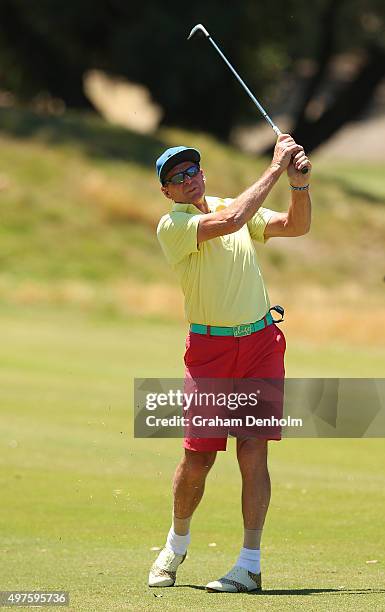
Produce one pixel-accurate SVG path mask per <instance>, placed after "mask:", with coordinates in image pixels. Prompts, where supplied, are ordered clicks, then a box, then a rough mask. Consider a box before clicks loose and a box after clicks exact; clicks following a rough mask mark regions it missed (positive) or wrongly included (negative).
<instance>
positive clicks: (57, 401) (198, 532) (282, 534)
mask: <svg viewBox="0 0 385 612" xmlns="http://www.w3.org/2000/svg"><path fill="white" fill-rule="evenodd" d="M0 333H1V345H0V346H1V348H0V366H1V367H0V388H1V410H0V425H1V427H0V481H1V504H0V567H1V571H0V590H12V589H31V590H48V589H64V590H68V591H70V597H71V606H70V609H71V610H85V611H94V610H95V611H100V610H106V611H111V610H134V611H139V610H175V611H179V610H187V609H188V610H204V609H208V610H218V611H219V610H220V611H223V610H249V609H250V610H252V609H258V610H277V611H281V610H312V611H314V610H315V611H318V610H319V611H326V610H328V611H329V610H333V611H334V610H352V611H353V610H354V611H357V610H360V611H361V610H378V611H380V610H384V608H385V604H384V601H385V571H384V568H385V555H384V550H385V546H384V520H383V519H384V504H385V475H384V465H385V446H384V440H285V441H282V442H280V443H272V444H271V450H270V465H271V475H272V482H273V496H272V503H271V510H270V512H269V515H268V521H267V525H266V530H265V534H264V540H263V565H262V569H263V580H264V589H265V592H264V593H263V594H262V595H258V596H253V595H247V594H246V595H235V596H233V595H220V594H208V593H206V592H205V591H204V590H202V585H204V584H205V583H206V582H207V581H209V580H211V579H214V578H217V577H219V576H220V575H222V574H223V573H225V572H226V571H227V570H228V569H229V568H230V566H231V565H232V563H233V562H234V560H235V558H236V556H237V554H238V548H239V546H240V542H241V520H240V500H239V498H240V478H239V475H238V469H237V465H236V461H235V456H234V444H233V443H232V442H233V441H230V445H229V447H230V448H229V451H228V452H227V453H222V454H221V455H220V456H219V457H218V460H217V464H216V465H215V466H214V468H213V471H212V472H211V474H210V477H209V482H208V485H207V489H206V495H205V497H204V500H203V502H202V504H201V506H200V507H199V509H198V511H197V513H196V516H195V517H194V521H193V532H192V533H193V539H192V545H191V547H190V551H189V558H188V559H187V561H186V562H185V564H184V565H183V566H182V568H181V569H180V572H179V574H178V585H177V587H176V588H173V589H164V590H161V589H155V590H150V589H148V588H147V586H146V583H147V574H148V569H149V566H150V564H151V563H152V561H153V559H154V557H155V555H156V553H155V552H153V551H151V548H152V547H155V546H162V544H163V542H164V539H165V535H166V533H167V530H168V528H169V522H170V516H171V495H170V481H171V478H172V474H173V471H174V468H175V465H176V463H177V461H178V457H179V456H180V453H181V450H180V448H181V441H179V440H134V439H133V437H132V426H131V421H132V419H131V415H132V410H133V407H132V379H133V377H134V376H137V377H143V376H146V377H147V376H161V375H163V376H179V375H181V373H182V371H181V364H182V351H183V337H184V333H185V328H184V327H183V326H178V325H174V324H172V323H167V322H161V321H158V322H156V321H150V320H149V321H145V320H144V319H142V320H141V321H139V320H136V321H134V320H124V319H118V318H115V320H109V319H107V318H106V317H105V318H102V317H101V316H96V315H92V316H91V315H86V314H81V313H79V312H78V311H75V310H73V311H71V310H69V309H67V310H63V311H61V312H59V311H54V310H52V309H51V310H50V309H47V310H46V311H44V310H34V309H33V307H30V308H28V309H27V308H24V307H23V308H21V307H20V308H19V307H15V308H13V309H11V308H10V307H8V308H5V307H3V308H2V310H1V317H0ZM291 345H293V346H291ZM288 346H289V349H288V350H289V353H288V373H289V374H291V375H293V376H294V375H296V376H299V375H301V374H307V375H315V376H321V375H324V374H325V375H330V376H333V375H334V376H337V375H340V376H343V375H348V376H381V375H382V374H383V372H384V365H385V360H384V355H383V353H382V354H380V352H379V350H378V349H377V351H374V350H373V351H371V350H369V349H368V350H363V349H357V350H355V351H354V352H353V351H352V350H351V349H349V347H344V346H331V347H329V348H328V349H326V348H323V349H322V351H321V352H320V351H316V349H315V347H314V346H312V345H294V343H293V342H292V341H291V339H290V338H289V339H288ZM210 543H215V544H216V546H209V544H210ZM368 561H370V563H367V562H368ZM255 597H257V599H255ZM20 609H24V608H20ZM49 609H51V608H49Z"/></svg>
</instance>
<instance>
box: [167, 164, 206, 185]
mask: <svg viewBox="0 0 385 612" xmlns="http://www.w3.org/2000/svg"><path fill="white" fill-rule="evenodd" d="M199 171H200V167H199V165H197V164H194V166H190V168H187V169H186V170H183V171H182V172H178V173H177V174H174V176H170V178H169V179H167V180H165V181H163V185H167V183H171V184H172V185H182V183H184V180H185V178H186V176H188V177H189V178H193V177H194V176H196V175H197V174H198V172H199Z"/></svg>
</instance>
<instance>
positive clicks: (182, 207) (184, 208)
mask: <svg viewBox="0 0 385 612" xmlns="http://www.w3.org/2000/svg"><path fill="white" fill-rule="evenodd" d="M205 198H206V202H207V206H208V207H209V210H210V212H214V211H215V205H214V206H213V202H212V200H216V198H212V197H210V196H205ZM172 210H173V211H177V212H186V213H190V214H193V215H196V214H200V215H204V214H205V213H204V212H202V211H201V210H200V209H199V208H197V207H196V206H195V204H181V203H179V202H175V204H174V206H173V207H172Z"/></svg>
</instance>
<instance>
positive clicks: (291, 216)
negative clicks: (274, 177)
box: [264, 150, 311, 238]
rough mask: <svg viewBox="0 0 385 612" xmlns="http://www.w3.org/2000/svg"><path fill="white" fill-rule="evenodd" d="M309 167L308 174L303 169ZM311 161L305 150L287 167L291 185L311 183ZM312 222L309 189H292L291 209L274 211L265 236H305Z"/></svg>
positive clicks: (302, 185) (301, 185) (299, 185)
mask: <svg viewBox="0 0 385 612" xmlns="http://www.w3.org/2000/svg"><path fill="white" fill-rule="evenodd" d="M305 166H306V167H307V168H308V172H307V174H302V173H301V169H302V168H304V167H305ZM310 173H311V163H310V161H309V160H308V158H307V157H306V155H305V153H304V151H303V150H302V151H299V152H298V153H297V154H296V155H295V157H294V159H293V160H292V162H290V164H289V166H288V168H287V176H288V179H289V183H290V185H292V186H294V187H304V186H306V185H310ZM310 223H311V199H310V194H309V189H307V190H305V191H297V190H292V192H291V202H290V206H289V210H288V211H287V212H286V213H274V214H273V216H272V217H271V218H270V219H269V221H268V223H267V225H266V227H265V232H264V236H265V238H273V237H278V236H283V237H289V236H303V235H304V234H307V232H308V231H309V229H310Z"/></svg>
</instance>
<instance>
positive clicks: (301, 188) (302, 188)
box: [289, 183, 310, 191]
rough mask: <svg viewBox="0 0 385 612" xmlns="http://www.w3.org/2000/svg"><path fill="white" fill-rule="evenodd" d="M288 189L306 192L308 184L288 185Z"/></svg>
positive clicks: (308, 187)
mask: <svg viewBox="0 0 385 612" xmlns="http://www.w3.org/2000/svg"><path fill="white" fill-rule="evenodd" d="M289 187H290V189H291V190H292V191H308V190H309V189H310V183H306V185H296V184H295V183H289Z"/></svg>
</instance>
